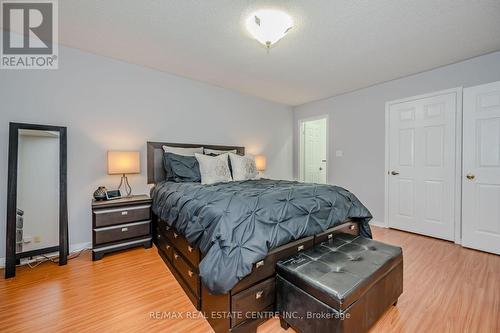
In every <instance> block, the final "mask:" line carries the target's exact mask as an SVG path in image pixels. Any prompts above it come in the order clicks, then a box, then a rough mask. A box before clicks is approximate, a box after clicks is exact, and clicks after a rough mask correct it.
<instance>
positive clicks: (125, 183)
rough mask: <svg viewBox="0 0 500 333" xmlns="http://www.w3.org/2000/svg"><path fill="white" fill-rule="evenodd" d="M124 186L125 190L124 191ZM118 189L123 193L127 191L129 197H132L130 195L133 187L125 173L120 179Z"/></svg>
mask: <svg viewBox="0 0 500 333" xmlns="http://www.w3.org/2000/svg"><path fill="white" fill-rule="evenodd" d="M122 186H123V190H124V192H122ZM118 190H120V192H121V193H126V194H127V195H126V196H127V197H130V195H131V194H132V187H131V186H130V184H129V183H128V178H127V176H126V175H125V174H123V176H122V179H121V180H120V186H118Z"/></svg>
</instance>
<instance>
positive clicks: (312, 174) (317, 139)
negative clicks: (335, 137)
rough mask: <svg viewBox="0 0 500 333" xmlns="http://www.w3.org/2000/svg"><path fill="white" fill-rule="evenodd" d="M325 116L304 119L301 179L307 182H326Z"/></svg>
mask: <svg viewBox="0 0 500 333" xmlns="http://www.w3.org/2000/svg"><path fill="white" fill-rule="evenodd" d="M326 123H327V121H326V118H322V119H317V120H309V121H304V122H303V123H302V136H303V139H302V140H303V144H302V146H303V170H304V171H303V173H304V174H303V180H304V181H305V182H307V183H318V184H326Z"/></svg>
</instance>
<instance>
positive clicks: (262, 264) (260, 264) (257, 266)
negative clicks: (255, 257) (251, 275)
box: [255, 260, 264, 268]
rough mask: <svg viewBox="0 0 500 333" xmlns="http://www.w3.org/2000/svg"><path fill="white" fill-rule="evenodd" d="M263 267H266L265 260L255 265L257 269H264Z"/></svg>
mask: <svg viewBox="0 0 500 333" xmlns="http://www.w3.org/2000/svg"><path fill="white" fill-rule="evenodd" d="M262 266H264V260H261V261H259V262H257V263H256V264H255V268H259V267H262Z"/></svg>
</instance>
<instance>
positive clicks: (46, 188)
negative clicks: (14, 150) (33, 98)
mask: <svg viewBox="0 0 500 333" xmlns="http://www.w3.org/2000/svg"><path fill="white" fill-rule="evenodd" d="M18 140H19V141H18V163H17V214H16V253H22V252H29V251H33V250H38V249H43V248H48V247H53V246H58V245H59V149H60V145H59V144H60V135H59V132H53V131H42V130H27V129H20V130H19V132H18Z"/></svg>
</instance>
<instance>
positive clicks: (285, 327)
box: [280, 316, 290, 330]
mask: <svg viewBox="0 0 500 333" xmlns="http://www.w3.org/2000/svg"><path fill="white" fill-rule="evenodd" d="M280 326H281V328H282V329H284V330H287V329H288V328H289V327H290V325H288V323H287V322H286V321H285V319H283V318H282V317H281V316H280Z"/></svg>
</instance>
